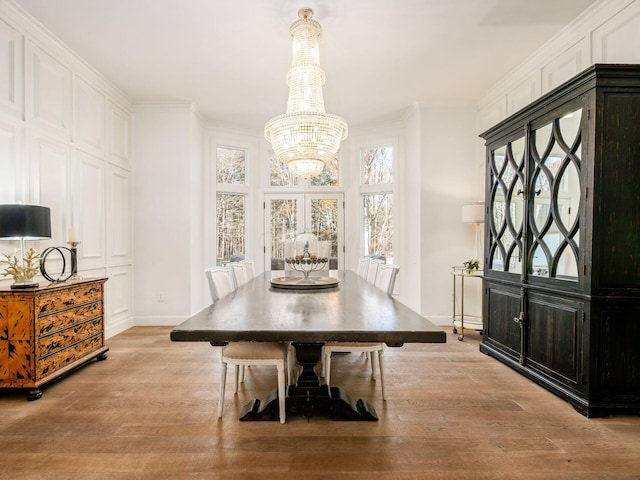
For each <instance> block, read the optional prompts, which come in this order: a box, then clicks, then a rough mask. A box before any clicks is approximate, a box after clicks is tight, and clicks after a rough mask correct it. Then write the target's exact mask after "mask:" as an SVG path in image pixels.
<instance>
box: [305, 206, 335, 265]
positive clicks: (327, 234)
mask: <svg viewBox="0 0 640 480" xmlns="http://www.w3.org/2000/svg"><path fill="white" fill-rule="evenodd" d="M311 233H313V234H314V235H315V236H316V237H317V238H318V241H319V242H327V245H328V254H327V256H328V257H329V268H330V269H331V270H335V269H337V268H338V266H337V258H338V200H336V199H324V198H323V199H315V198H314V199H312V200H311ZM320 251H321V254H322V249H320Z"/></svg>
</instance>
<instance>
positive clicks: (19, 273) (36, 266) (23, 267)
mask: <svg viewBox="0 0 640 480" xmlns="http://www.w3.org/2000/svg"><path fill="white" fill-rule="evenodd" d="M2 255H3V256H4V259H2V260H0V263H6V264H7V268H6V269H5V271H4V273H3V274H2V276H4V277H7V276H9V275H11V276H12V277H13V281H14V282H15V283H28V282H30V281H31V279H32V278H33V277H35V276H36V274H37V273H38V272H39V271H40V255H39V254H38V253H37V252H36V251H35V250H34V249H33V248H30V249H29V251H28V252H27V256H26V257H24V259H23V260H24V262H20V260H19V259H18V257H17V252H16V251H15V250H14V251H13V252H11V253H3V254H2Z"/></svg>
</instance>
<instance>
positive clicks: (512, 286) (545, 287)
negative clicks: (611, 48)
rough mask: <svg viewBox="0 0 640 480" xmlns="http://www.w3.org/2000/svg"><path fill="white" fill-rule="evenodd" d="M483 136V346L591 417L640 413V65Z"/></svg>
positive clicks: (548, 101)
mask: <svg viewBox="0 0 640 480" xmlns="http://www.w3.org/2000/svg"><path fill="white" fill-rule="evenodd" d="M481 137H482V138H484V139H485V142H486V149H487V159H486V162H487V170H486V172H487V174H486V191H485V205H486V221H485V235H484V240H485V246H484V263H485V265H484V278H483V292H484V293H483V295H484V298H483V317H484V321H485V324H484V331H483V339H482V342H481V345H480V349H481V351H482V352H484V353H487V354H489V355H492V356H494V357H495V358H497V359H499V360H500V361H502V362H504V363H505V364H507V365H509V366H511V367H512V368H514V369H515V370H517V371H519V372H520V373H522V374H523V375H526V376H527V377H529V378H531V379H532V380H534V381H536V382H537V383H539V384H540V385H542V386H544V387H545V388H547V389H549V390H550V391H552V392H554V393H556V394H557V395H559V396H561V397H562V398H565V399H566V400H567V401H569V402H570V403H571V404H572V405H573V406H574V408H575V409H576V410H578V411H579V412H580V413H582V414H584V415H587V416H601V415H606V414H609V413H612V412H625V413H640V65H604V64H598V65H593V66H592V67H590V68H588V69H587V70H585V71H584V72H582V73H581V74H579V75H577V76H576V77H574V78H573V79H571V80H570V81H568V82H566V83H565V84H563V85H561V86H560V87H558V88H556V89H555V90H553V91H551V92H549V93H548V94H546V95H545V96H543V97H541V98H540V99H539V100H537V101H535V102H533V103H532V104H531V105H529V106H528V107H526V108H524V109H522V110H520V111H518V112H516V113H515V114H513V115H512V116H511V117H509V118H507V119H505V120H504V121H502V122H500V123H499V124H498V125H496V126H495V127H493V128H491V129H489V130H488V131H486V132H484V133H483V134H482V135H481Z"/></svg>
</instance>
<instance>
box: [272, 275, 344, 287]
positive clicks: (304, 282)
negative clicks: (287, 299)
mask: <svg viewBox="0 0 640 480" xmlns="http://www.w3.org/2000/svg"><path fill="white" fill-rule="evenodd" d="M338 283H340V280H339V279H337V278H334V277H309V278H304V277H276V278H272V279H271V285H272V286H273V287H275V288H288V289H291V290H317V289H320V288H332V287H335V286H337V285H338Z"/></svg>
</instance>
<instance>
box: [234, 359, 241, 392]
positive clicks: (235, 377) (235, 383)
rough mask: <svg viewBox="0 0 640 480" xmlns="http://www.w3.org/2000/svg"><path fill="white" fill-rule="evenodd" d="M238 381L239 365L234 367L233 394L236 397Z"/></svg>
mask: <svg viewBox="0 0 640 480" xmlns="http://www.w3.org/2000/svg"><path fill="white" fill-rule="evenodd" d="M239 379H240V365H234V376H233V382H234V387H235V391H234V393H235V394H236V395H237V394H238V380H239Z"/></svg>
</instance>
